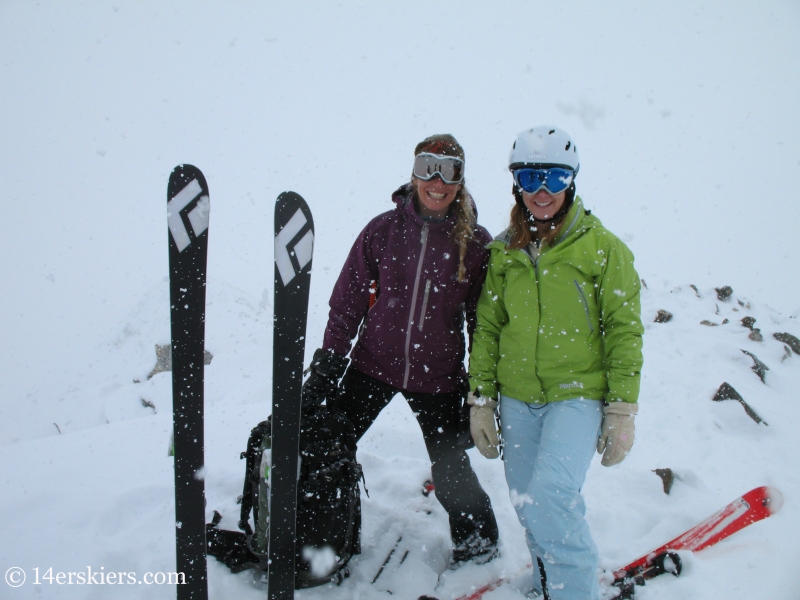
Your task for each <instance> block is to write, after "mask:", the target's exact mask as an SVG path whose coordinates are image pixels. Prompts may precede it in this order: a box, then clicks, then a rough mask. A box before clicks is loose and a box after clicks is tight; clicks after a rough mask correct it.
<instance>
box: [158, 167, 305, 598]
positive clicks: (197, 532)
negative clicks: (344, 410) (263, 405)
mask: <svg viewBox="0 0 800 600" xmlns="http://www.w3.org/2000/svg"><path fill="white" fill-rule="evenodd" d="M210 207H211V205H210V201H209V194H208V183H207V182H206V179H205V177H204V176H203V174H202V173H201V172H200V170H199V169H197V168H196V167H193V166H192V165H180V166H178V167H176V168H175V169H174V170H173V171H172V174H171V175H170V178H169V186H168V188H167V224H168V228H169V273H170V277H169V279H170V305H171V310H170V312H171V324H172V327H171V328H172V398H173V441H174V444H173V448H174V453H175V528H176V529H175V539H176V548H177V571H178V572H179V573H183V575H184V580H183V581H185V583H183V584H179V585H178V586H177V589H178V600H190V599H191V600H207V598H208V579H207V573H206V549H207V548H206V536H205V531H206V528H205V527H206V526H205V523H206V518H205V485H204V464H205V461H204V457H203V449H204V441H203V367H204V365H203V353H204V350H205V306H206V302H205V298H206V265H207V255H208V223H209V212H210ZM313 250H314V221H313V219H312V217H311V211H310V210H309V208H308V206H307V205H306V203H305V201H304V200H303V199H302V198H301V197H300V196H299V195H298V194H295V193H294V192H284V193H283V194H281V195H280V196H279V197H278V200H277V202H276V204H275V302H274V308H275V312H274V321H273V327H274V332H273V362H272V463H273V464H272V468H271V485H270V490H271V499H270V505H271V507H270V536H269V574H268V597H269V600H287V599H291V598H294V582H295V572H294V571H295V542H294V540H295V514H296V507H297V477H296V474H297V462H298V449H299V446H298V444H299V437H300V389H301V386H302V372H303V358H304V352H305V335H306V321H307V316H308V295H309V289H310V283H311V278H310V274H311V259H312V256H313Z"/></svg>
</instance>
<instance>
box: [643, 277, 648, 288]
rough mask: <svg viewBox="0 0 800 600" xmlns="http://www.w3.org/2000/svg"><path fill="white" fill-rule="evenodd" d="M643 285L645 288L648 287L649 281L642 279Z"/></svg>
mask: <svg viewBox="0 0 800 600" xmlns="http://www.w3.org/2000/svg"><path fill="white" fill-rule="evenodd" d="M642 285H643V286H644V289H647V282H646V281H645V280H644V279H642Z"/></svg>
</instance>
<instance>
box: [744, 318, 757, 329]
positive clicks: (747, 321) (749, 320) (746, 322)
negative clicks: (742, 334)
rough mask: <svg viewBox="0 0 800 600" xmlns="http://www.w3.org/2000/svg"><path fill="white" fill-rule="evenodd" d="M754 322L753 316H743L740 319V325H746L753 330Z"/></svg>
mask: <svg viewBox="0 0 800 600" xmlns="http://www.w3.org/2000/svg"><path fill="white" fill-rule="evenodd" d="M755 324H756V320H755V319H754V318H753V317H745V318H744V319H742V327H747V328H748V329H749V330H750V331H753V325H755Z"/></svg>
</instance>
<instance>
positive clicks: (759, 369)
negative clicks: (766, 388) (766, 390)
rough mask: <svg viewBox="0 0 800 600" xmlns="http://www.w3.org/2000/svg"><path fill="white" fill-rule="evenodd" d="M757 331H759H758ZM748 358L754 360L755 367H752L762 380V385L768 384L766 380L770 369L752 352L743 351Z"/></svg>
mask: <svg viewBox="0 0 800 600" xmlns="http://www.w3.org/2000/svg"><path fill="white" fill-rule="evenodd" d="M756 331H758V330H757V329H756ZM742 352H744V353H745V354H747V356H749V357H750V358H752V359H753V366H752V367H750V368H751V369H753V372H754V373H755V374H756V375H758V378H759V379H761V383H767V382H766V381H764V378H765V377H766V376H767V371H769V367H768V366H767V365H765V364H764V363H763V362H761V361H760V360H758V357H757V356H756V355H755V354H753V353H752V352H748V351H747V350H742Z"/></svg>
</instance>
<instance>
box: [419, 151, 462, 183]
mask: <svg viewBox="0 0 800 600" xmlns="http://www.w3.org/2000/svg"><path fill="white" fill-rule="evenodd" d="M437 175H438V176H439V177H441V179H442V181H444V182H445V183H461V182H462V181H464V161H463V160H461V159H460V158H457V157H455V156H442V155H440V154H431V153H430V152H421V153H419V154H417V156H416V157H415V158H414V177H416V178H417V179H422V180H423V181H428V180H429V179H433V178H434V177H435V176H437Z"/></svg>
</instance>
